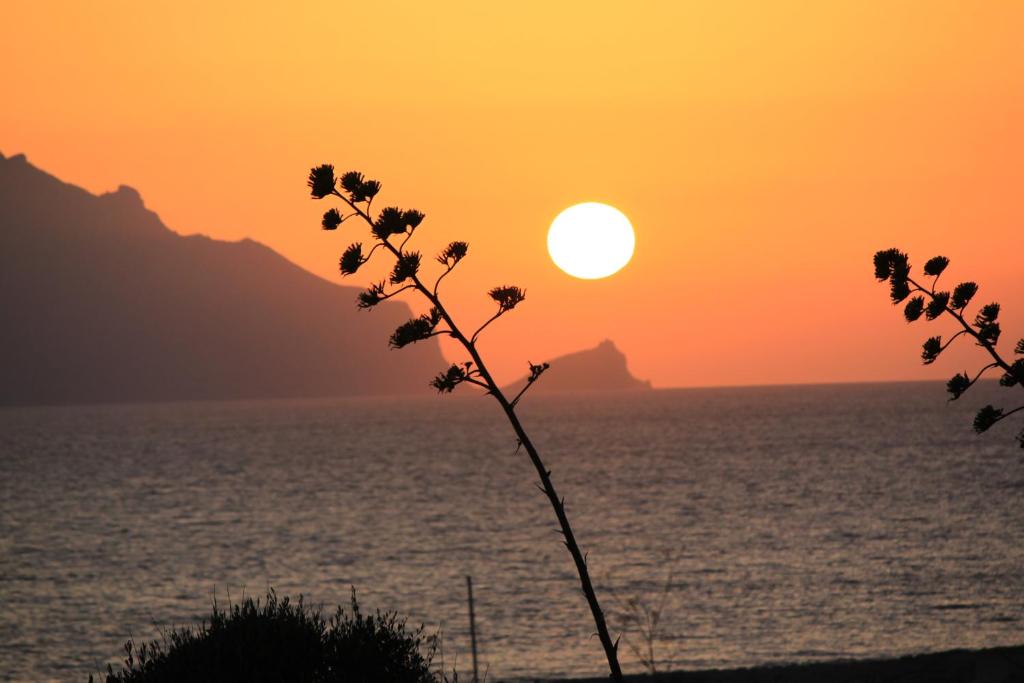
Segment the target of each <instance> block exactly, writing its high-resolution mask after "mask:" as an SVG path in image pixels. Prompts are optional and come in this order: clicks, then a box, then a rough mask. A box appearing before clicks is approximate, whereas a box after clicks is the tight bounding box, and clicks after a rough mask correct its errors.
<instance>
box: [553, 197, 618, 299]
mask: <svg viewBox="0 0 1024 683" xmlns="http://www.w3.org/2000/svg"><path fill="white" fill-rule="evenodd" d="M635 245H636V237H635V235H634V234H633V226H632V225H631V224H630V222H629V219H628V218H626V215H625V214H624V213H622V212H621V211H619V210H618V209H616V208H615V207H613V206H608V205H607V204H601V203H598V202H586V203H584V204H576V205H575V206H570V207H569V208H568V209H566V210H565V211H563V212H562V213H560V214H558V216H556V217H555V220H554V221H553V222H552V223H551V228H550V229H549V230H548V253H550V254H551V260H552V261H554V262H555V265H556V266H558V267H559V268H561V269H562V270H564V271H565V272H566V273H568V274H569V275H572V276H573V277H578V278H581V279H584V280H596V279H599V278H603V277H608V276H609V275H613V274H615V273H617V272H619V271H620V270H621V269H622V267H623V266H625V265H626V264H627V263H629V260H630V259H631V258H633V248H634V247H635Z"/></svg>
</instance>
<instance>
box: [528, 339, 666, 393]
mask: <svg viewBox="0 0 1024 683" xmlns="http://www.w3.org/2000/svg"><path fill="white" fill-rule="evenodd" d="M548 363H549V364H550V365H551V367H550V368H549V369H548V370H547V371H546V372H544V374H543V375H542V376H541V377H540V379H538V380H537V383H536V386H534V387H532V388H531V389H530V391H529V393H530V394H531V395H532V394H535V393H542V394H544V393H570V392H592V391H643V390H648V389H650V388H651V383H650V382H645V381H643V380H639V379H637V378H635V377H633V375H631V374H630V372H629V368H627V367H626V356H625V355H624V354H623V353H622V351H619V349H618V348H617V347H616V346H615V344H614V342H612V341H611V340H610V339H605V340H604V341H603V342H601V343H600V344H598V345H597V346H595V347H594V348H592V349H585V350H583V351H577V352H575V353H570V354H566V355H564V356H559V357H558V358H555V359H554V360H551V361H548ZM525 384H526V377H525V376H524V377H523V378H521V379H520V380H518V381H516V382H513V383H512V384H511V385H509V387H508V389H509V391H510V392H511V393H512V395H513V396H514V395H515V394H516V393H517V392H518V391H519V389H521V388H522V387H523V385H525Z"/></svg>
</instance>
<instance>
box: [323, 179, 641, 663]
mask: <svg viewBox="0 0 1024 683" xmlns="http://www.w3.org/2000/svg"><path fill="white" fill-rule="evenodd" d="M334 194H335V195H337V196H338V197H341V199H342V200H344V201H345V202H346V203H347V204H348V205H349V206H350V207H352V209H353V210H355V211H356V212H358V213H359V215H360V216H362V218H363V220H364V221H366V223H367V224H368V225H370V227H371V228H372V227H373V220H372V219H371V218H370V216H369V215H368V214H367V213H365V212H364V211H363V210H362V209H360V208H359V207H357V206H356V205H355V204H354V203H353V202H351V201H349V199H348V198H347V197H345V196H343V195H342V194H341V193H340V192H337V191H335V192H334ZM407 240H408V238H406V241H407ZM381 243H382V244H383V245H384V246H385V248H387V249H388V250H389V251H391V253H392V254H393V255H394V256H395V258H400V257H401V255H402V252H401V250H400V248H396V247H395V245H393V244H391V242H389V241H388V240H387V239H383V240H381ZM404 244H405V241H403V242H402V245H404ZM412 281H413V284H414V286H415V287H416V289H417V290H419V292H420V293H421V294H422V295H423V296H424V297H426V299H427V301H429V302H430V304H431V305H432V306H434V308H436V309H437V311H438V312H439V313H440V314H441V318H442V319H443V320H444V321H445V323H447V325H448V328H449V332H450V334H451V336H452V337H454V338H455V339H456V340H458V341H459V343H460V344H461V345H462V347H463V348H464V349H465V350H466V352H467V353H468V354H469V355H470V357H471V358H472V359H473V362H474V363H475V364H476V368H477V371H478V372H479V373H480V377H481V378H482V379H483V384H484V385H485V386H486V388H487V390H488V392H489V393H490V394H491V395H492V396H494V398H495V400H497V401H498V404H499V405H500V406H501V409H502V410H503V411H504V413H505V417H506V418H508V421H509V423H510V424H511V425H512V430H513V431H514V432H515V434H516V438H517V439H518V440H519V443H520V444H521V445H522V447H523V448H524V449H526V453H527V455H528V456H529V458H530V462H531V463H532V464H533V467H534V469H535V470H536V471H537V476H538V477H539V478H540V482H541V486H542V490H543V491H544V495H546V496H547V498H548V501H549V502H550V503H551V507H552V508H553V509H554V511H555V517H557V518H558V525H559V527H560V528H561V532H562V536H563V537H564V538H565V547H566V548H567V549H568V550H569V554H570V555H571V556H572V561H573V563H574V564H575V565H576V572H577V574H579V578H580V587H581V588H582V589H583V595H584V596H586V599H587V604H588V605H589V606H590V613H591V615H592V616H593V618H594V624H595V625H596V626H597V636H598V638H599V639H600V641H601V646H602V647H603V648H604V653H605V657H606V658H607V659H608V668H609V670H610V671H611V678H612V680H613V681H616V683H621V681H622V669H621V668H620V667H619V658H618V643H617V642H612V639H611V635H609V633H608V625H607V623H606V622H605V618H604V612H603V611H602V610H601V605H600V603H599V602H598V600H597V593H596V592H595V591H594V584H593V582H592V581H591V580H590V572H589V570H588V569H587V560H586V557H585V556H584V554H583V552H582V551H581V550H580V547H579V544H578V543H577V542H576V535H575V534H574V533H573V530H572V525H570V524H569V518H568V516H567V515H566V514H565V503H564V499H563V498H561V497H559V495H558V491H557V490H556V489H555V485H554V483H553V482H552V481H551V470H549V469H548V468H547V467H546V466H545V465H544V461H543V460H541V458H540V454H539V453H538V452H537V449H536V447H535V446H534V445H533V441H531V440H530V437H529V435H528V434H527V433H526V430H525V429H524V428H523V425H522V423H521V422H520V421H519V416H518V415H516V411H515V407H514V406H513V405H512V403H511V402H510V401H509V400H508V398H506V397H505V394H504V393H503V392H502V391H501V389H500V388H499V387H498V384H497V382H495V381H494V378H493V377H492V376H491V372H490V370H488V369H487V365H486V363H484V360H483V358H481V357H480V353H479V352H478V351H477V348H476V344H475V343H474V341H473V340H471V339H470V338H468V337H466V335H465V334H464V333H463V332H462V330H461V329H460V328H459V326H458V325H456V324H455V321H454V320H453V319H452V316H451V315H450V314H449V313H448V310H447V309H446V308H445V307H444V305H443V304H442V303H441V300H440V299H439V298H438V296H437V294H435V293H434V291H433V290H432V289H430V288H428V287H427V286H426V285H424V284H423V282H422V281H421V280H420V279H419V276H418V275H413V276H412Z"/></svg>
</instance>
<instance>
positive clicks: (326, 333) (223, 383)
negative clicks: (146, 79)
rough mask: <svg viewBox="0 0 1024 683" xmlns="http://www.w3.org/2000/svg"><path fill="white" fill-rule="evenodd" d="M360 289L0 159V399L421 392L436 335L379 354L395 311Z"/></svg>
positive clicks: (122, 193) (120, 197)
mask: <svg viewBox="0 0 1024 683" xmlns="http://www.w3.org/2000/svg"><path fill="white" fill-rule="evenodd" d="M358 291H359V290H358V289H355V288H350V287H342V286H339V285H336V284H332V283H330V282H328V281H326V280H323V279H321V278H319V277H317V276H315V275H313V274H311V273H309V272H307V271H304V270H302V269H301V268H299V267H298V266H296V265H294V264H293V263H291V262H289V261H288V260H286V259H285V258H284V257H282V256H280V255H279V254H277V253H276V252H274V251H273V250H271V249H269V248H268V247H266V246H264V245H262V244H259V243H257V242H254V241H252V240H247V239H246V240H241V241H239V242H224V241H220V240H214V239H210V238H208V237H204V236H200V235H191V236H187V237H183V236H181V235H178V234H176V233H174V232H172V231H171V230H169V229H168V228H167V227H166V226H164V225H163V223H161V221H160V219H159V218H158V217H157V215H156V214H155V213H153V212H152V211H149V210H147V209H146V208H145V206H144V205H143V202H142V199H141V197H140V196H139V194H138V192H136V191H135V190H133V189H131V188H129V187H126V186H121V187H120V188H118V190H117V191H116V192H111V193H108V194H104V195H100V196H96V195H92V194H90V193H88V192H86V191H85V190H83V189H81V188H78V187H75V186H72V185H68V184H65V183H63V182H61V181H60V180H58V179H57V178H54V177H53V176H51V175H49V174H47V173H44V172H43V171H41V170H39V169H37V168H35V167H34V166H32V165H31V164H29V163H28V161H27V160H26V159H25V157H24V156H23V155H17V156H14V157H11V158H5V157H4V156H3V155H0V404H8V405H11V404H49V403H92V402H128V401H161V400H180V399H228V398H230V399H238V398H277V397H293V396H308V397H315V396H343V395H364V394H394V393H407V392H410V391H417V392H418V391H423V392H427V391H430V389H429V387H428V385H427V383H428V381H429V380H430V378H431V377H432V376H433V375H434V374H436V373H437V372H438V371H439V370H442V369H443V368H444V367H445V365H446V362H445V360H444V358H443V357H442V356H441V353H440V350H439V348H438V345H437V344H436V340H433V339H431V340H428V341H426V342H422V343H420V344H416V345H415V346H414V347H411V348H408V349H405V350H403V351H402V352H397V351H391V350H389V349H388V345H387V340H388V337H389V335H390V334H391V333H392V332H393V331H394V329H395V327H396V326H397V325H399V324H400V323H402V322H404V321H405V320H407V319H408V318H409V317H410V316H411V314H410V310H409V308H408V307H407V306H406V305H405V304H403V303H399V302H385V303H384V304H382V305H380V306H379V307H377V309H376V310H374V311H372V312H369V313H368V312H359V311H357V310H356V308H355V299H356V294H357V293H358Z"/></svg>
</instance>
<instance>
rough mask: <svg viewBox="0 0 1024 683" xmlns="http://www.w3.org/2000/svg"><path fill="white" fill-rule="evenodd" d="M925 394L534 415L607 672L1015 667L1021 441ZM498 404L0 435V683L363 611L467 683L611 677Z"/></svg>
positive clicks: (47, 418) (97, 425)
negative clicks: (167, 644)
mask: <svg viewBox="0 0 1024 683" xmlns="http://www.w3.org/2000/svg"><path fill="white" fill-rule="evenodd" d="M1015 393H1020V392H1019V391H1015V390H1010V389H1003V388H999V387H997V386H995V385H993V384H986V385H982V386H979V387H977V388H975V389H972V390H971V392H969V393H968V394H967V395H966V396H964V397H963V398H962V399H961V400H960V401H958V402H956V403H949V402H947V400H946V395H945V392H944V391H943V387H942V385H941V384H937V383H893V384H848V385H815V386H786V387H754V388H720V389H673V390H668V389H666V390H654V391H650V392H642V393H629V394H593V395H562V396H543V395H537V396H529V395H527V397H526V398H524V400H523V402H522V404H521V407H520V409H519V411H520V413H521V416H522V420H523V422H524V424H525V426H526V429H527V430H528V432H529V433H530V434H531V435H532V437H533V439H534V441H535V442H536V444H537V447H538V449H539V451H540V453H541V455H542V457H543V458H544V459H545V462H546V464H547V466H548V468H549V469H550V470H551V471H552V478H553V480H554V482H555V485H556V486H557V488H558V492H559V494H560V495H562V496H564V497H565V499H566V506H567V509H568V514H569V517H570V520H571V522H572V524H573V526H574V528H575V531H576V534H577V538H578V540H579V543H580V545H581V546H582V548H583V550H584V551H585V552H586V553H587V554H588V559H589V566H590V570H591V573H592V575H593V578H594V582H595V584H596V587H597V591H598V597H599V599H600V600H601V602H602V605H603V606H604V611H605V612H606V614H607V615H608V622H609V625H610V628H611V630H612V633H613V637H614V636H616V635H621V637H622V645H621V646H620V651H621V653H622V654H621V658H622V662H623V667H624V669H625V670H626V671H627V672H643V671H645V670H649V668H650V667H651V666H652V665H653V666H654V667H655V668H657V669H658V670H667V669H697V668H710V667H740V666H752V665H760V664H767V663H782V662H795V661H815V660H831V659H840V658H873V657H887V656H896V655H904V654H910V653H923V652H933V651H940V650H946V649H952V648H981V647H988V646H997V645H1014V644H1020V643H1022V641H1024V450H1022V449H1021V448H1020V447H1019V446H1018V444H1017V443H1016V442H1015V441H1014V436H1015V435H1016V433H1017V431H1019V430H1020V428H1021V427H1022V426H1024V425H1022V424H1021V423H1020V421H1017V423H1016V424H1008V423H1012V422H1014V420H1013V419H1012V418H1011V419H1008V420H1006V421H1005V422H1004V423H1001V424H999V425H997V426H996V427H994V428H993V429H992V430H991V431H990V432H989V433H987V434H985V435H982V436H978V435H975V434H974V433H973V431H972V429H971V417H972V414H973V411H974V410H976V409H977V408H978V407H979V406H980V405H983V404H984V403H986V402H988V401H990V400H995V399H999V398H1003V399H1006V400H1010V399H1014V398H1016V396H1014V394H1015ZM536 482H537V477H536V474H535V472H534V470H533V468H532V466H531V464H530V462H529V460H528V458H527V456H526V455H525V453H523V452H522V451H519V450H517V448H516V440H515V437H514V435H513V434H512V431H511V429H510V427H509V426H508V424H507V423H506V421H505V419H504V416H503V414H502V413H501V412H500V410H499V409H498V407H497V406H496V405H495V404H494V403H493V401H491V400H490V399H489V398H487V397H482V396H452V397H447V396H445V397H441V396H424V397H419V398H404V399H402V398H394V399H386V398H375V399H364V400H355V399H332V400H280V401H252V402H196V403H166V404H147V405H100V406H73V407H33V408H8V409H3V410H0V679H2V680H5V681H51V680H52V681H81V682H82V683H84V682H85V681H86V680H87V678H88V676H89V674H90V673H93V672H99V671H101V670H105V668H106V665H107V664H108V663H112V664H114V665H115V667H116V666H117V664H118V662H119V661H120V659H121V657H122V655H123V651H122V647H123V644H124V642H125V641H126V640H127V639H128V638H129V637H131V638H135V639H136V640H147V639H151V638H157V637H159V635H160V633H161V632H162V631H166V629H169V628H173V627H179V626H185V625H189V624H194V623H197V622H199V621H201V620H202V619H203V618H204V617H205V616H207V615H208V614H209V612H210V609H211V606H212V604H213V601H214V600H217V601H218V603H219V604H220V605H221V606H222V607H223V606H224V605H225V604H228V603H230V602H237V601H238V600H239V599H241V598H243V597H244V596H254V597H261V596H264V595H265V594H266V593H267V591H268V590H271V589H273V590H274V591H275V592H276V593H277V595H278V596H286V595H287V596H291V597H292V598H293V599H295V598H297V597H298V596H300V595H301V596H303V600H304V602H305V604H308V605H322V606H323V607H324V609H325V611H327V612H333V610H334V606H335V605H338V604H341V605H346V604H348V602H349V600H350V597H351V594H352V591H353V590H354V591H355V593H356V595H357V597H358V600H359V603H360V605H361V607H362V608H363V609H364V610H370V611H372V610H374V609H378V608H379V609H381V610H396V611H398V612H399V613H400V614H401V615H403V616H405V617H406V618H407V619H408V624H409V625H410V626H414V625H419V624H423V625H424V626H425V628H426V632H427V633H429V634H440V642H441V650H440V652H439V653H438V656H437V657H436V658H435V664H436V665H437V666H439V667H440V666H443V667H444V668H445V670H446V671H448V672H451V671H452V670H456V671H458V673H459V675H460V677H461V678H463V679H464V680H470V678H471V671H472V655H471V649H470V638H469V616H468V605H467V590H466V589H467V586H466V577H467V576H470V577H472V581H473V592H474V598H475V605H474V611H475V615H476V631H477V642H478V660H479V665H478V666H479V672H480V676H481V678H483V677H484V676H485V675H486V677H487V680H488V681H500V680H533V679H538V678H552V677H561V676H600V675H602V674H605V673H606V671H607V669H606V664H605V660H604V655H603V651H602V649H601V646H600V643H599V641H598V639H597V638H596V637H595V635H594V627H593V623H592V621H591V617H590V614H589V611H588V608H587V606H586V603H585V601H584V598H583V595H582V593H581V591H580V589H579V583H578V579H577V576H576V573H575V570H574V567H573V565H572V563H571V561H570V558H569V555H568V553H567V552H566V550H565V548H564V546H563V545H562V544H561V539H560V537H559V535H558V533H557V525H556V521H555V517H554V515H553V513H552V511H551V509H550V507H549V503H548V501H547V499H546V498H545V497H544V496H543V495H542V494H541V493H540V491H539V490H538V489H537V487H536Z"/></svg>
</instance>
